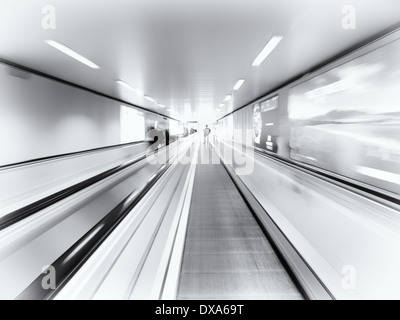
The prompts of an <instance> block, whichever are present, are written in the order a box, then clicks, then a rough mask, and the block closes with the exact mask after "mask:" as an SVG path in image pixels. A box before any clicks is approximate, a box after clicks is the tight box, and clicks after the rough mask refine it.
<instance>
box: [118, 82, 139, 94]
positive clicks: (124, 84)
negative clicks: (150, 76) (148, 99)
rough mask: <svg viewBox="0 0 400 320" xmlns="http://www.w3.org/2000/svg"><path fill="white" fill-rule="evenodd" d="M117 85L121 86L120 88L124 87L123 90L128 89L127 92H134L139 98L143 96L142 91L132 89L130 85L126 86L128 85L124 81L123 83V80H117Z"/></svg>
mask: <svg viewBox="0 0 400 320" xmlns="http://www.w3.org/2000/svg"><path fill="white" fill-rule="evenodd" d="M116 82H117V83H118V84H119V85H121V86H123V87H125V88H127V89H129V90H132V91H135V92H136V93H137V94H139V95H140V96H143V91H141V90H139V89H138V88H135V87H133V86H131V85H130V84H128V83H126V82H125V81H123V80H118V81H116Z"/></svg>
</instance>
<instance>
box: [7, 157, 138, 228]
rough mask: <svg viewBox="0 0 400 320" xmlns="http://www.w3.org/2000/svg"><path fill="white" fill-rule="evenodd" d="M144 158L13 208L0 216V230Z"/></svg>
mask: <svg viewBox="0 0 400 320" xmlns="http://www.w3.org/2000/svg"><path fill="white" fill-rule="evenodd" d="M144 159H146V155H145V154H143V155H141V156H139V157H137V158H135V159H134V160H131V161H129V162H127V163H125V164H121V165H118V166H116V167H114V168H112V169H109V170H107V171H105V172H102V173H100V174H97V175H95V176H93V177H91V178H88V179H86V180H84V181H82V182H79V183H77V184H75V185H73V186H70V187H68V188H66V189H64V190H61V191H59V192H56V193H53V194H51V195H49V196H47V197H45V198H43V199H40V200H38V201H36V202H33V203H31V204H29V205H27V206H25V207H23V208H20V209H18V210H15V211H13V212H11V213H9V214H7V215H5V216H3V217H1V218H0V230H3V229H5V228H7V227H9V226H11V225H13V224H14V223H17V222H19V221H21V220H23V219H25V218H27V217H29V216H31V215H33V214H35V213H37V212H39V211H41V210H43V209H45V208H47V207H49V206H51V205H53V204H55V203H57V202H59V201H61V200H63V199H65V198H67V197H69V196H71V195H73V194H75V193H77V192H79V191H81V190H83V189H85V188H88V187H90V186H92V185H93V184H95V183H97V182H100V181H101V180H103V179H106V178H108V177H110V176H112V175H114V174H116V173H118V172H120V171H122V170H124V169H126V168H128V167H130V166H133V165H135V164H137V163H138V162H140V161H143V160H144Z"/></svg>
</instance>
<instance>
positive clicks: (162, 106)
mask: <svg viewBox="0 0 400 320" xmlns="http://www.w3.org/2000/svg"><path fill="white" fill-rule="evenodd" d="M157 106H158V107H160V108H163V109H165V106H164V105H163V104H158V105H157Z"/></svg>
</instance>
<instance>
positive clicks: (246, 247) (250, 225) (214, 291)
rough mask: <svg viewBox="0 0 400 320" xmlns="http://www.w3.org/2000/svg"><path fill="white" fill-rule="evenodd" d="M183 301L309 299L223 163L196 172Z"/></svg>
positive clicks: (182, 283)
mask: <svg viewBox="0 0 400 320" xmlns="http://www.w3.org/2000/svg"><path fill="white" fill-rule="evenodd" d="M178 299H182V300H186V299H218V300H224V299H274V300H275V299H285V300H286V299H296V300H297V299H303V297H302V295H301V293H300V292H299V290H298V289H297V287H296V285H295V284H294V283H293V281H292V280H291V278H290V277H289V275H288V273H287V271H286V270H285V268H284V267H283V265H282V263H281V262H280V260H279V259H278V257H277V255H276V253H275V252H274V250H273V248H272V247H271V245H270V243H269V241H268V240H267V238H266V237H265V235H264V234H263V232H262V230H261V228H260V226H259V225H258V223H257V221H256V220H255V218H254V217H253V215H252V213H251V211H250V209H249V208H248V207H247V205H246V203H245V202H244V200H243V198H242V196H241V194H240V193H239V191H238V190H237V188H236V186H235V185H234V183H233V181H232V180H231V178H230V177H229V175H228V173H227V172H226V170H225V169H224V167H223V166H222V165H221V164H217V165H198V166H197V169H196V176H195V182H194V190H193V198H192V205H191V209H190V216H189V224H188V230H187V235H186V243H185V250H184V257H183V263H182V270H181V276H180V284H179V290H178Z"/></svg>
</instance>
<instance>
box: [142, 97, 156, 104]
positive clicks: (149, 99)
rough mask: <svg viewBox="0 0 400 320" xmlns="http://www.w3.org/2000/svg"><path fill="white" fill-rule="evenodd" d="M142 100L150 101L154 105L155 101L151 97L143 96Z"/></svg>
mask: <svg viewBox="0 0 400 320" xmlns="http://www.w3.org/2000/svg"><path fill="white" fill-rule="evenodd" d="M144 98H145V99H146V100H148V101H151V102H154V103H156V100H154V99H153V98H152V97H149V96H144Z"/></svg>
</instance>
